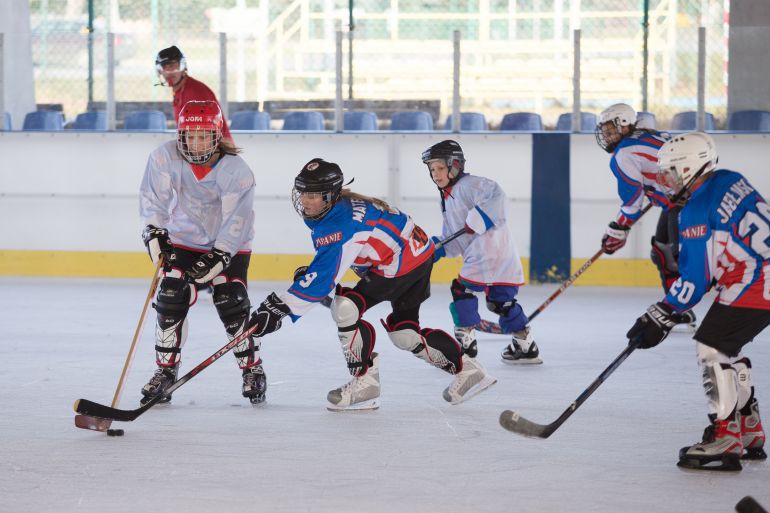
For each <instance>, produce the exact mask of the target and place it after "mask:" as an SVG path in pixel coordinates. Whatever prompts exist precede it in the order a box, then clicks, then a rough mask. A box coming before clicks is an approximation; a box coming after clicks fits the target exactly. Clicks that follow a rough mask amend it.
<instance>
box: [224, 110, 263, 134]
mask: <svg viewBox="0 0 770 513" xmlns="http://www.w3.org/2000/svg"><path fill="white" fill-rule="evenodd" d="M232 117H233V119H232V121H231V122H230V130H270V113H268V112H259V111H256V110H242V111H240V112H236V113H234V114H233V116H232Z"/></svg>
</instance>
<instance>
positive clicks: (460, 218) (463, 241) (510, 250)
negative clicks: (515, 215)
mask: <svg viewBox="0 0 770 513" xmlns="http://www.w3.org/2000/svg"><path fill="white" fill-rule="evenodd" d="M442 196H443V201H442V210H443V216H444V226H443V229H442V232H443V237H442V238H446V237H448V236H449V235H451V234H453V233H455V232H457V231H458V230H460V229H462V228H463V227H464V226H465V225H466V223H467V224H468V225H469V226H471V228H474V224H476V223H478V222H479V221H481V222H483V223H486V225H485V227H488V228H487V230H486V231H485V232H484V233H476V234H469V235H462V236H460V237H458V238H457V239H455V240H454V241H452V242H449V243H448V244H447V245H446V246H444V249H445V250H446V253H447V256H449V257H455V256H462V257H463V267H462V269H461V270H460V278H462V279H463V280H465V281H467V282H470V283H473V284H477V285H485V286H491V285H514V286H519V285H523V284H524V271H523V269H522V267H521V258H520V257H519V251H518V249H517V248H516V242H515V241H514V239H513V235H512V234H511V230H510V226H508V219H509V218H510V212H509V210H510V208H509V205H508V197H507V196H506V195H505V192H503V189H502V188H501V187H500V185H498V184H497V182H495V181H494V180H490V179H489V178H484V177H481V176H474V175H469V174H467V173H466V174H464V175H463V176H462V178H460V180H458V181H457V183H455V184H454V185H453V186H451V187H447V188H446V189H445V190H444V191H442ZM469 219H470V220H471V221H474V220H475V223H474V224H471V223H470V222H468V221H469Z"/></svg>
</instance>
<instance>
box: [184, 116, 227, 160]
mask: <svg viewBox="0 0 770 513" xmlns="http://www.w3.org/2000/svg"><path fill="white" fill-rule="evenodd" d="M222 125H223V119H222V111H221V110H220V109H219V105H217V104H216V102H212V101H191V102H187V103H186V104H185V106H184V107H182V111H181V112H180V113H179V120H178V122H177V140H176V147H177V149H178V150H179V153H181V154H182V156H183V157H184V158H185V160H187V161H188V162H189V163H191V164H205V163H206V162H208V161H209V159H211V157H212V155H214V152H216V151H217V148H219V142H220V141H221V140H222Z"/></svg>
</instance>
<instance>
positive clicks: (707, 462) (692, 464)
mask: <svg viewBox="0 0 770 513" xmlns="http://www.w3.org/2000/svg"><path fill="white" fill-rule="evenodd" d="M685 450H686V448H685V449H683V450H682V451H685ZM676 465H677V467H680V468H686V469H690V470H711V471H728V472H729V471H738V470H741V469H742V468H743V467H742V466H741V459H740V457H739V456H738V455H737V454H724V455H722V456H703V457H701V458H697V457H694V456H686V455H684V454H680V455H679V461H678V462H677V464H676Z"/></svg>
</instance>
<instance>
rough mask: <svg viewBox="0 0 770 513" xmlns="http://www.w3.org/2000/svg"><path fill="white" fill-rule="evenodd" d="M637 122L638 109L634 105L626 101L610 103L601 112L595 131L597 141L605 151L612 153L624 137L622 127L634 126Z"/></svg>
mask: <svg viewBox="0 0 770 513" xmlns="http://www.w3.org/2000/svg"><path fill="white" fill-rule="evenodd" d="M635 124H636V111H635V110H634V109H633V107H631V106H630V105H628V104H625V103H616V104H614V105H610V106H609V107H607V108H606V109H604V110H603V111H602V112H601V114H599V120H598V122H597V123H596V130H595V131H594V133H595V134H596V142H597V143H598V144H599V146H600V147H601V148H602V149H603V150H604V151H606V152H607V153H612V152H613V151H615V148H616V147H617V145H618V143H619V142H620V140H621V139H623V135H622V131H621V129H622V128H623V127H625V126H631V127H633V126H634V125H635Z"/></svg>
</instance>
